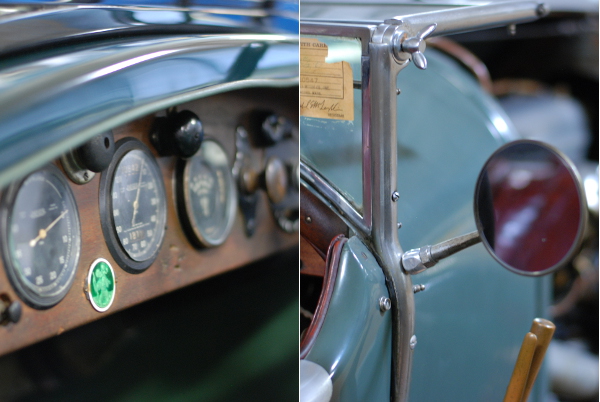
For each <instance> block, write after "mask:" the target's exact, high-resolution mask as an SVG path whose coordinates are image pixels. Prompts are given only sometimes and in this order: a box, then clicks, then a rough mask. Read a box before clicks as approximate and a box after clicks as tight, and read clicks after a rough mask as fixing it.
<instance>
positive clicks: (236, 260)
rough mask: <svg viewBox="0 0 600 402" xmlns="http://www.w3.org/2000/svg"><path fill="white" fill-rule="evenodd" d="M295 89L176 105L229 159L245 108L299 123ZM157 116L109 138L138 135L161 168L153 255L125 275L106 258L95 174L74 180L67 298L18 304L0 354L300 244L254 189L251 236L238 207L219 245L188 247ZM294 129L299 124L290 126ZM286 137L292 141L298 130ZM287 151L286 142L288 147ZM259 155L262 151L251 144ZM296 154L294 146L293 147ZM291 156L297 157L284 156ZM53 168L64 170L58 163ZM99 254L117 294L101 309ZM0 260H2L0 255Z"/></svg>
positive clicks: (4, 287)
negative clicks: (74, 256) (160, 150)
mask: <svg viewBox="0 0 600 402" xmlns="http://www.w3.org/2000/svg"><path fill="white" fill-rule="evenodd" d="M297 93H298V89H297V88H290V89H268V88H262V89H261V88H259V89H256V88H255V89H251V90H242V91H235V92H231V93H226V94H221V95H215V96H212V97H210V98H206V99H200V100H197V101H194V102H191V103H189V104H186V105H181V106H179V107H178V110H183V109H189V110H192V111H193V112H194V113H196V114H197V115H198V116H199V117H200V119H201V120H202V122H203V125H204V127H205V134H206V135H207V136H210V137H212V138H215V139H217V140H218V141H219V142H220V143H221V144H222V145H223V146H224V147H225V149H226V150H227V153H228V156H229V160H230V163H233V160H234V157H235V141H234V140H235V139H234V133H235V129H236V127H237V125H238V124H239V122H241V121H243V120H244V116H245V114H247V113H248V112H250V111H251V110H253V109H255V108H257V107H261V108H267V109H269V110H273V111H275V112H277V113H279V114H281V115H284V116H286V117H287V118H289V119H290V120H291V121H293V122H297V121H298V103H297V99H298V98H297V96H298V95H297ZM154 118H155V115H150V116H147V117H144V118H141V119H139V120H136V121H133V122H131V123H130V124H126V125H124V126H121V127H117V128H115V129H114V130H113V133H114V136H115V142H116V141H118V140H119V139H121V138H124V137H134V138H138V139H140V140H141V141H142V142H144V143H145V144H146V145H148V146H149V148H150V149H151V150H152V152H153V153H154V155H155V156H156V158H157V161H158V164H159V166H160V167H161V170H162V173H163V179H164V183H165V188H166V196H167V230H166V235H165V238H164V241H163V244H162V247H161V250H160V253H159V255H158V257H157V259H156V261H155V262H154V263H153V264H152V265H151V266H150V267H149V268H148V269H147V270H146V271H144V272H142V273H139V274H130V273H127V272H125V271H124V270H123V269H121V268H120V267H119V266H118V265H117V264H116V263H115V261H114V259H113V258H112V256H111V254H110V252H109V250H108V248H107V246H106V243H105V240H104V236H103V233H102V229H101V226H100V211H99V203H98V199H99V194H98V188H99V182H100V175H99V174H96V176H95V177H94V178H93V179H92V181H91V182H89V183H87V184H84V185H77V184H74V183H72V182H69V183H70V184H71V188H72V189H73V192H74V194H75V198H76V201H77V205H78V208H79V216H80V219H81V230H82V248H81V255H80V259H79V265H78V267H77V271H76V276H75V280H74V283H73V286H72V287H71V289H70V291H69V292H68V294H67V295H66V297H65V298H64V299H63V300H62V301H61V302H60V303H58V304H57V305H56V306H54V307H52V308H50V309H48V310H35V309H33V308H30V307H28V306H27V305H26V304H25V303H23V302H21V305H22V307H23V313H22V317H21V319H20V321H19V322H18V323H16V324H7V325H3V326H0V339H1V342H0V354H5V353H8V352H11V351H14V350H16V349H19V348H21V347H24V346H26V345H29V344H32V343H35V342H38V341H40V340H42V339H45V338H48V337H51V336H54V335H60V334H61V333H63V332H64V331H67V330H69V329H71V328H74V327H77V326H80V325H82V324H85V323H88V322H91V321H94V320H97V319H100V318H102V317H104V316H106V315H109V314H112V313H114V312H117V311H119V310H122V309H126V308H128V307H130V306H133V305H135V304H138V303H141V302H143V301H145V300H148V299H151V298H154V297H157V296H159V295H162V294H164V293H167V292H170V291H173V290H175V289H178V288H181V287H184V286H186V285H189V284H191V283H194V282H198V281H201V280H203V279H206V278H208V277H211V276H214V275H218V274H220V273H223V272H225V271H228V270H231V269H234V268H236V267H240V266H243V265H246V264H248V263H249V262H252V261H256V260H259V259H261V258H264V257H266V256H268V255H271V254H273V253H276V252H277V251H279V250H283V249H289V248H290V247H293V246H294V245H295V244H298V234H297V233H291V234H290V233H285V232H284V231H282V230H281V229H280V228H279V227H278V226H277V224H276V222H275V220H274V219H273V216H272V213H271V211H270V206H269V203H268V200H267V197H266V195H265V193H264V192H263V191H261V192H260V196H259V203H258V207H257V212H256V217H257V221H258V225H257V228H256V232H255V233H254V235H253V236H252V237H248V236H247V235H246V234H245V231H244V225H243V219H242V215H241V213H240V211H239V209H238V211H237V216H236V220H235V223H234V227H233V230H232V233H231V235H230V236H229V237H228V239H227V240H226V241H225V243H224V244H223V245H221V246H219V247H215V248H210V249H197V248H194V247H193V246H192V245H191V243H190V242H189V241H188V239H187V238H186V236H185V234H184V233H183V231H182V229H181V225H180V222H179V218H178V216H177V212H176V208H175V198H174V168H175V162H176V158H175V157H158V154H157V153H156V152H155V150H154V148H153V147H152V146H151V145H150V143H149V140H148V132H149V130H150V127H151V125H152V123H153V120H154ZM295 127H297V124H295ZM292 141H295V144H296V150H297V144H298V133H297V129H294V136H293V139H292ZM286 149H287V151H286V152H288V153H289V147H288V148H286ZM253 152H254V153H255V154H256V155H254V156H255V157H256V158H257V159H258V160H261V159H262V158H263V157H264V153H265V150H264V149H261V148H253ZM296 152H297V151H296ZM284 156H285V157H286V158H288V159H289V158H292V159H293V157H295V158H297V157H298V155H297V154H296V155H295V156H294V155H291V156H290V155H284ZM55 163H56V164H57V166H59V167H60V168H62V166H61V165H60V162H56V161H55ZM97 258H105V259H107V260H108V261H109V262H110V263H111V264H112V266H113V269H114V271H115V275H116V296H115V300H114V303H113V305H112V307H111V308H110V309H109V310H108V311H107V312H104V313H100V312H97V311H96V310H94V309H93V307H92V305H91V304H90V302H89V301H88V300H87V298H86V293H85V290H84V289H85V281H86V277H87V274H88V270H89V268H90V264H91V263H92V262H93V261H94V260H96V259H97ZM0 265H2V262H1V261H0ZM0 295H4V297H8V298H9V299H10V300H20V299H19V297H18V295H17V294H16V293H15V291H14V290H13V288H12V287H11V285H10V283H9V281H8V278H7V276H6V273H5V270H4V266H2V267H0Z"/></svg>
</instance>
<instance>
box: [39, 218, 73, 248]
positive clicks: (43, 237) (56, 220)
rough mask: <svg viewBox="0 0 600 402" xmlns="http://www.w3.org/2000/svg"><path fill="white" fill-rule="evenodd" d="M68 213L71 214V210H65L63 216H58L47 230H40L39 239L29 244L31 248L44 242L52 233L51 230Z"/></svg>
mask: <svg viewBox="0 0 600 402" xmlns="http://www.w3.org/2000/svg"><path fill="white" fill-rule="evenodd" d="M67 212H69V210H68V209H65V210H64V211H63V212H62V214H60V215H58V217H57V218H56V219H55V220H53V221H52V223H50V224H49V225H48V227H46V229H40V231H39V233H38V235H37V237H36V238H35V239H33V240H31V241H30V242H29V246H30V247H35V245H36V244H37V243H38V241H40V240H44V239H45V238H46V236H47V235H48V232H49V231H50V229H52V228H53V227H54V225H56V224H57V223H58V221H60V220H61V219H62V218H63V217H64V216H65V214H66V213H67Z"/></svg>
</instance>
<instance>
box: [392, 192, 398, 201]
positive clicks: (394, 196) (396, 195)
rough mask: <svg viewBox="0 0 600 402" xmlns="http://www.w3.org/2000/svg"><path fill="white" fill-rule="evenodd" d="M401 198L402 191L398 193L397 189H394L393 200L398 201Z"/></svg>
mask: <svg viewBox="0 0 600 402" xmlns="http://www.w3.org/2000/svg"><path fill="white" fill-rule="evenodd" d="M399 198H400V193H398V192H397V191H394V192H393V193H392V201H394V202H396V201H398V199H399Z"/></svg>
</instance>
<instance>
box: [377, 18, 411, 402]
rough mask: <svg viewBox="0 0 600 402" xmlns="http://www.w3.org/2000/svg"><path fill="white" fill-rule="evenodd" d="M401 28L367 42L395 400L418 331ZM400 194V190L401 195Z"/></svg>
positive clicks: (385, 28) (403, 387)
mask: <svg viewBox="0 0 600 402" xmlns="http://www.w3.org/2000/svg"><path fill="white" fill-rule="evenodd" d="M397 30H398V27H396V26H390V25H387V24H382V25H380V26H379V27H378V28H377V30H376V32H375V34H374V36H373V40H372V41H371V43H370V44H369V55H370V77H371V82H370V89H371V94H370V95H371V115H370V120H371V131H370V156H371V188H370V191H371V196H372V198H371V200H372V204H371V210H372V230H371V240H372V244H373V248H374V249H375V250H376V255H378V256H379V257H380V261H379V262H380V264H381V267H382V268H383V271H384V273H385V276H386V278H387V282H388V290H389V293H390V298H391V300H392V324H393V331H392V332H393V333H392V376H393V378H392V390H391V396H392V398H391V399H392V400H393V401H404V400H407V399H408V390H409V386H410V373H411V366H412V354H413V350H412V348H411V346H410V340H411V338H412V337H413V335H414V322H415V307H414V292H413V288H412V281H411V278H410V276H408V275H406V274H405V273H404V272H403V271H402V269H401V267H400V260H401V257H402V248H401V247H400V243H399V241H398V224H397V222H398V210H397V205H396V201H397V199H398V198H397V193H399V191H398V180H397V177H398V166H397V148H398V147H397V141H398V140H397V131H396V97H397V93H396V77H397V75H398V73H399V72H400V70H401V69H402V68H403V67H404V66H405V65H406V63H407V62H406V61H405V62H400V61H398V60H397V59H396V58H395V57H394V50H393V44H392V43H393V41H392V37H393V36H394V35H397V34H398V32H397ZM400 196H402V194H401V193H400Z"/></svg>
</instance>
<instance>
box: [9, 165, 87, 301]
mask: <svg viewBox="0 0 600 402" xmlns="http://www.w3.org/2000/svg"><path fill="white" fill-rule="evenodd" d="M0 230H1V233H2V237H3V238H4V239H6V240H5V241H3V242H2V256H3V259H4V266H5V268H6V272H7V274H8V278H9V280H10V282H11V283H12V285H13V287H14V288H15V290H16V292H17V293H18V294H19V296H20V297H21V298H22V299H23V301H24V302H25V303H27V304H28V305H30V306H31V307H34V308H37V309H45V308H49V307H52V306H54V305H55V304H56V303H58V302H59V301H61V300H62V299H63V298H64V297H65V295H66V294H67V292H68V291H69V289H70V287H71V285H72V284H73V279H74V278H75V271H76V269H77V264H78V262H79V254H80V248H81V227H80V225H79V215H78V212H77V204H76V203H75V197H74V196H73V192H72V191H71V188H70V187H69V184H68V183H67V181H66V179H65V178H64V176H63V174H62V173H61V171H60V170H59V169H58V168H57V167H56V166H54V165H48V166H47V167H45V168H43V169H41V170H38V171H37V172H34V173H32V174H30V175H29V176H27V177H26V178H25V179H24V180H22V181H20V182H17V183H15V184H13V185H11V186H10V187H8V188H7V190H6V191H5V192H4V195H3V197H2V206H1V207H0Z"/></svg>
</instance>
